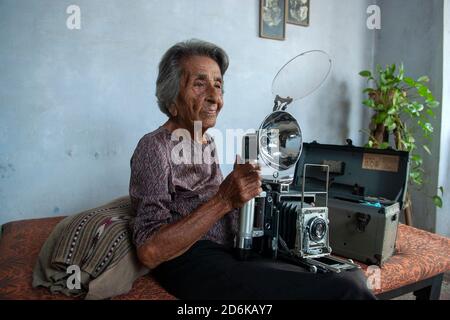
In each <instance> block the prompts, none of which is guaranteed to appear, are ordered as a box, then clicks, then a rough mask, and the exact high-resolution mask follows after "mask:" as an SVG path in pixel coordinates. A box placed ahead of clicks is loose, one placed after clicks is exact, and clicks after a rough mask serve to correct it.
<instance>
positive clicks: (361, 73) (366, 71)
mask: <svg viewBox="0 0 450 320" xmlns="http://www.w3.org/2000/svg"><path fill="white" fill-rule="evenodd" d="M359 75H360V76H361V77H365V78H367V77H370V76H372V72H370V71H369V70H364V71H361V72H360V73H359Z"/></svg>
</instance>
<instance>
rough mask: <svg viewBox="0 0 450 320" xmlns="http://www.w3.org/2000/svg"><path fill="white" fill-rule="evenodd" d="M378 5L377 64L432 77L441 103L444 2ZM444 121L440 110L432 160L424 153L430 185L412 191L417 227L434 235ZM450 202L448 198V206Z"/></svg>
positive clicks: (387, 0)
mask: <svg viewBox="0 0 450 320" xmlns="http://www.w3.org/2000/svg"><path fill="white" fill-rule="evenodd" d="M377 3H378V5H379V6H380V8H381V13H382V28H381V30H380V31H378V32H377V37H376V40H375V57H374V62H375V64H377V63H379V64H381V65H383V66H385V65H386V64H392V63H397V64H398V63H401V62H403V63H404V66H405V70H406V73H407V75H408V76H411V77H413V78H416V79H417V78H418V77H420V76H422V75H428V76H429V77H430V78H431V82H430V84H429V85H430V89H431V90H432V92H433V93H434V95H435V97H436V99H437V100H439V101H441V100H442V85H443V84H442V66H443V62H442V61H443V44H442V39H443V13H442V12H443V0H427V1H424V0H395V1H392V0H379V1H378V2H377ZM441 120H442V117H441V112H440V109H439V110H438V112H437V117H436V119H435V120H434V122H433V125H434V128H435V134H434V137H433V142H432V143H431V144H430V149H431V151H432V154H433V155H432V156H428V155H427V154H426V153H425V152H424V151H423V150H421V154H422V156H423V158H424V169H425V171H426V180H427V182H426V184H425V186H424V187H423V188H422V189H421V190H417V189H416V188H412V190H413V192H412V194H413V200H414V201H413V211H414V212H413V215H414V216H413V221H414V225H415V226H417V227H419V228H422V229H425V230H430V231H435V230H436V207H435V206H434V204H433V202H432V200H431V196H432V195H434V194H436V192H437V187H438V175H439V170H438V168H439V156H440V152H441V150H440V148H439V146H440V141H441ZM446 141H447V142H446V143H448V140H446ZM443 161H444V163H443V164H442V165H443V166H444V165H445V160H443ZM447 165H448V162H447ZM447 176H448V171H447ZM449 201H450V199H449V198H448V197H447V198H446V202H449ZM448 228H449V225H447V226H442V229H441V230H443V229H446V230H447V232H448Z"/></svg>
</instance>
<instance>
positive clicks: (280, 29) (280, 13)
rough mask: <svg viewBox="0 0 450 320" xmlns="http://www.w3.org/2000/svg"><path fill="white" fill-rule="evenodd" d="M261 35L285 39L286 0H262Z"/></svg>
mask: <svg viewBox="0 0 450 320" xmlns="http://www.w3.org/2000/svg"><path fill="white" fill-rule="evenodd" d="M259 36H260V37H262V38H268V39H275V40H284V39H285V37H286V1H285V0H260V14H259Z"/></svg>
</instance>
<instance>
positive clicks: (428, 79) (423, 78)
mask: <svg viewBox="0 0 450 320" xmlns="http://www.w3.org/2000/svg"><path fill="white" fill-rule="evenodd" d="M417 82H430V78H428V77H427V76H422V77H420V78H419V79H417Z"/></svg>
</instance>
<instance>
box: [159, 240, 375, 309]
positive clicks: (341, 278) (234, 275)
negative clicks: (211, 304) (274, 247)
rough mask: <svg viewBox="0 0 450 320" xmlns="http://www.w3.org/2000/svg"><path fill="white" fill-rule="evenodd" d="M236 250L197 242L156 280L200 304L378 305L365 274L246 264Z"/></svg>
mask: <svg viewBox="0 0 450 320" xmlns="http://www.w3.org/2000/svg"><path fill="white" fill-rule="evenodd" d="M232 250H233V249H230V248H227V247H225V246H222V245H219V244H217V243H214V242H212V241H198V242H197V243H195V244H194V245H193V246H192V247H191V248H190V249H189V250H188V251H187V252H185V253H184V254H183V255H181V256H179V257H177V258H175V259H173V260H170V261H168V262H165V263H163V264H161V265H160V266H158V267H157V268H156V269H155V270H153V272H152V274H153V275H154V276H155V277H156V279H157V280H158V281H159V282H160V284H161V285H162V286H163V287H164V288H165V289H166V290H167V291H168V292H170V293H171V294H173V295H174V296H176V297H177V298H180V299H195V300H210V299H212V300H235V299H239V300H241V299H244V300H279V299H280V300H281V299H282V300H337V299H347V300H349V299H350V300H363V299H365V300H373V299H375V296H374V295H373V294H372V292H371V291H370V290H369V289H368V288H367V285H366V280H365V277H364V274H363V273H362V272H361V271H360V270H352V271H343V272H341V273H332V272H330V273H311V272H307V271H305V270H304V269H303V268H301V267H299V266H296V265H293V264H289V263H284V262H281V261H273V260H270V259H265V258H262V257H261V256H259V255H257V254H254V255H252V256H251V258H250V259H249V260H247V261H240V260H237V259H236V258H235V256H234V255H233V251H232Z"/></svg>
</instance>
